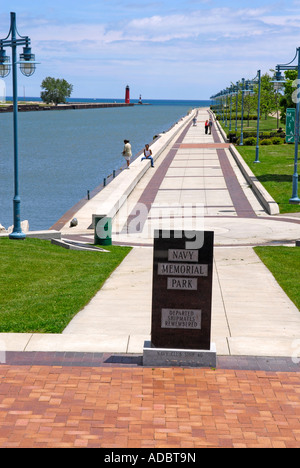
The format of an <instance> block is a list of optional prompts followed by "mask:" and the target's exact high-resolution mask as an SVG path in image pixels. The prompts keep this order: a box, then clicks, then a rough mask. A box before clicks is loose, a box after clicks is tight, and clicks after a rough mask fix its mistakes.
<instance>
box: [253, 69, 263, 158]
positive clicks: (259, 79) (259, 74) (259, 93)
mask: <svg viewBox="0 0 300 468" xmlns="http://www.w3.org/2000/svg"><path fill="white" fill-rule="evenodd" d="M256 77H257V80H258V99H257V130H256V150H255V161H254V162H255V163H260V160H259V126H260V100H261V70H258V72H257V75H256ZM256 77H255V78H254V79H253V80H252V83H255V80H256Z"/></svg>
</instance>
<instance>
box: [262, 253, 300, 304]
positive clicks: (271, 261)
mask: <svg viewBox="0 0 300 468" xmlns="http://www.w3.org/2000/svg"><path fill="white" fill-rule="evenodd" d="M254 250H255V252H256V253H257V255H258V256H259V258H260V259H261V260H262V262H263V263H264V264H265V265H266V267H267V268H268V269H269V270H270V271H271V273H272V274H273V276H274V277H275V279H276V281H277V282H278V283H279V285H280V286H281V287H282V289H283V290H284V291H285V293H286V294H287V296H288V297H289V298H290V299H291V300H292V301H293V302H294V304H295V305H296V307H298V309H299V310H300V288H299V277H300V248H298V247H282V246H280V247H255V248H254ZM283 312H284V311H283Z"/></svg>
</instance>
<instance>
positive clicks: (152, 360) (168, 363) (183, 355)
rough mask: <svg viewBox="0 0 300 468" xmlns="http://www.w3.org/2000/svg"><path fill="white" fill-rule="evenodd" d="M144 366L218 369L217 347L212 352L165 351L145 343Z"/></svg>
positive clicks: (212, 345)
mask: <svg viewBox="0 0 300 468" xmlns="http://www.w3.org/2000/svg"><path fill="white" fill-rule="evenodd" d="M143 365H144V366H160V367H216V366H217V352H216V345H215V344H214V343H212V344H211V348H210V350H208V351H207V350H195V349H163V348H152V347H151V342H150V341H145V344H144V350H143Z"/></svg>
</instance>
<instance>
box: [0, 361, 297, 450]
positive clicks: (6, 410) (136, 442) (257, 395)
mask: <svg viewBox="0 0 300 468" xmlns="http://www.w3.org/2000/svg"><path fill="white" fill-rule="evenodd" d="M0 447H2V448H4V447H18V448H21V447H30V448H39V447H41V448H55V447H66V448H67V447H70V448H73V447H87V448H93V447H99V448H101V447H102V448H131V449H133V448H156V449H158V448H177V449H178V448H185V449H188V448H203V447H213V448H214V447H229V448H231V447H233V448H238V447H245V448H257V447H264V448H285V447H286V448H295V447H296V448H299V447H300V374H299V373H298V372H286V373H282V372H280V373H279V372H265V371H243V370H224V369H217V370H212V369H181V368H180V369H179V368H178V369H176V368H174V369H173V368H170V369H151V368H143V367H135V368H129V367H127V368H126V367H123V368H122V367H80V366H78V367H75V366H74V367H65V366H50V365H49V366H48V365H36V366H26V365H25V366H18V365H3V366H0Z"/></svg>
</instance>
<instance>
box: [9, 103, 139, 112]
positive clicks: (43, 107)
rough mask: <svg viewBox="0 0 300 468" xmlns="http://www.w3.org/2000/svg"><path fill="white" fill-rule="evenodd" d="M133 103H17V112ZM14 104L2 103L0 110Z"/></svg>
mask: <svg viewBox="0 0 300 468" xmlns="http://www.w3.org/2000/svg"><path fill="white" fill-rule="evenodd" d="M134 105H135V104H134V103H130V104H125V103H120V102H118V103H112V102H106V103H105V102H101V103H100V102H95V103H93V102H85V103H77V102H75V103H72V102H69V103H67V104H58V105H57V106H50V105H46V104H37V103H32V104H19V105H18V111H19V112H33V111H51V110H73V109H102V108H113V107H133V106H134ZM13 108H14V106H13V105H12V104H9V105H4V106H1V107H0V112H4V113H6V112H12V111H13Z"/></svg>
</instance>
